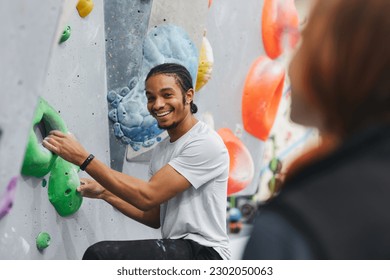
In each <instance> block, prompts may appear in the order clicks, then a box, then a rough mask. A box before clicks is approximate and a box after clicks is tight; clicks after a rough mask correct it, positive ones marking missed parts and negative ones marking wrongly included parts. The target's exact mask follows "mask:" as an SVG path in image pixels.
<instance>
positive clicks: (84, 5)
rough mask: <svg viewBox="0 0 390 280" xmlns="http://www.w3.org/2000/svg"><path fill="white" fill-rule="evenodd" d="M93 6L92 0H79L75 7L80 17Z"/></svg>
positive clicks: (90, 10)
mask: <svg viewBox="0 0 390 280" xmlns="http://www.w3.org/2000/svg"><path fill="white" fill-rule="evenodd" d="M93 6H94V4H93V1H92V0H79V2H78V3H77V6H76V9H77V11H78V12H79V15H80V17H83V18H84V17H86V16H87V15H89V13H90V12H92V9H93Z"/></svg>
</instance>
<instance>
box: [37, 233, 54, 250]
mask: <svg viewBox="0 0 390 280" xmlns="http://www.w3.org/2000/svg"><path fill="white" fill-rule="evenodd" d="M50 239H51V238H50V235H49V234H48V233H47V232H41V233H39V234H38V236H37V238H36V244H37V248H38V250H43V249H45V248H47V247H49V245H50Z"/></svg>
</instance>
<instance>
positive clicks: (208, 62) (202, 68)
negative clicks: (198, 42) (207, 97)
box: [195, 36, 214, 91]
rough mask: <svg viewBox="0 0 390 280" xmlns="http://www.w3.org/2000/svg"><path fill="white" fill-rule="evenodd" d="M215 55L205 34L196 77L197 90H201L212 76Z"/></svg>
mask: <svg viewBox="0 0 390 280" xmlns="http://www.w3.org/2000/svg"><path fill="white" fill-rule="evenodd" d="M213 64H214V56H213V49H212V48H211V45H210V42H209V40H208V39H207V38H206V36H203V40H202V47H201V49H200V55H199V67H198V76H197V78H196V86H195V91H198V90H200V89H201V88H202V87H203V86H204V85H205V84H206V83H207V82H208V81H209V80H210V78H211V72H212V70H213Z"/></svg>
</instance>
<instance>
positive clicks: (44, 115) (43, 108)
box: [22, 98, 68, 178]
mask: <svg viewBox="0 0 390 280" xmlns="http://www.w3.org/2000/svg"><path fill="white" fill-rule="evenodd" d="M37 126H38V127H39V128H40V130H41V132H42V138H44V137H46V136H47V134H48V133H49V132H50V131H51V130H53V129H56V130H60V131H62V132H68V129H67V127H66V125H65V123H64V121H63V120H62V118H61V116H60V115H59V114H58V113H57V111H56V110H54V108H53V107H51V106H50V105H49V104H48V103H47V102H46V101H45V100H44V99H43V98H39V103H38V106H37V108H36V110H35V115H34V118H33V122H32V126H31V128H30V133H29V138H28V142H27V147H26V152H25V155H24V161H23V166H22V174H23V175H26V176H34V177H38V178H39V177H43V176H45V175H46V174H48V173H49V172H50V169H51V167H52V166H53V164H54V161H55V160H56V158H57V155H55V154H53V153H52V152H50V151H49V150H47V149H46V148H44V147H43V146H42V144H41V143H39V140H38V138H37V135H36V134H35V132H34V129H35V128H36V127H37Z"/></svg>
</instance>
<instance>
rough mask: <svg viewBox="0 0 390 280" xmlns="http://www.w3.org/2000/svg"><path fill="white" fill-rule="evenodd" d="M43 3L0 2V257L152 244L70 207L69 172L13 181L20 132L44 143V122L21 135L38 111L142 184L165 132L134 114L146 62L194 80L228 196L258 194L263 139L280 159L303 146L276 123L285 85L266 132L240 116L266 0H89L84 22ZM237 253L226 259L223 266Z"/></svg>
mask: <svg viewBox="0 0 390 280" xmlns="http://www.w3.org/2000/svg"><path fill="white" fill-rule="evenodd" d="M46 1H47V3H46V4H47V5H42V3H41V2H40V4H37V3H36V2H34V1H22V0H14V1H12V3H11V2H9V3H8V2H5V1H3V2H4V3H3V2H2V3H1V4H0V13H1V17H0V21H1V23H2V24H1V25H0V28H1V30H2V34H4V36H5V38H7V40H5V42H6V43H2V45H1V46H0V49H1V52H0V57H1V61H2V65H7V67H1V68H0V71H1V74H2V77H3V80H2V81H1V83H2V89H3V93H2V102H1V103H0V108H1V110H0V153H1V157H0V164H1V168H0V175H1V176H0V182H1V185H0V259H80V258H81V257H82V254H83V252H84V251H85V249H86V248H87V247H88V246H90V245H91V244H93V243H95V242H97V241H100V240H123V239H129V240H134V239H147V238H158V237H160V231H159V230H154V229H150V228H148V227H146V226H143V225H141V224H139V223H137V222H135V221H133V220H131V219H129V218H127V217H125V216H124V215H122V214H121V213H120V212H118V211H117V210H116V209H114V208H113V207H111V206H110V205H108V204H107V203H105V202H103V201H99V200H92V199H88V198H84V199H82V200H80V198H79V197H78V196H77V194H76V192H75V191H74V188H75V185H74V182H76V185H77V180H78V178H81V177H88V175H87V174H86V173H85V172H81V171H79V170H78V168H77V167H67V168H70V169H65V168H64V166H63V165H62V164H60V163H54V164H53V165H51V166H49V167H47V172H46V171H45V172H46V173H45V175H41V176H38V177H36V176H35V175H34V174H32V175H31V174H30V175H28V172H23V174H21V168H22V166H25V162H24V156H25V151H26V149H25V148H26V145H27V144H28V143H29V141H30V139H31V137H30V136H31V134H32V135H33V138H34V139H35V137H36V139H37V141H38V146H39V145H40V142H41V141H42V138H43V137H44V136H45V134H46V133H47V129H48V127H47V125H45V123H44V122H39V123H37V124H36V125H34V126H33V125H32V121H33V120H34V119H35V117H36V110H35V109H37V108H41V106H43V105H42V104H44V107H45V108H46V109H45V110H46V112H50V115H51V117H49V118H53V119H55V121H54V122H53V123H51V125H49V127H53V126H54V127H56V126H58V127H60V128H61V129H63V130H64V131H70V132H72V133H73V134H74V135H75V137H76V138H78V139H79V141H80V142H81V143H82V144H83V145H84V146H85V147H86V149H87V150H88V151H90V152H91V153H93V154H94V155H95V156H96V157H97V158H99V159H100V160H101V161H102V162H104V163H105V164H107V165H109V166H111V167H112V168H113V169H116V170H119V171H123V172H125V173H127V174H129V175H133V176H136V177H138V178H141V179H147V170H148V163H147V162H148V160H149V159H150V153H151V151H152V150H153V148H154V146H155V145H156V144H157V143H158V142H159V141H161V140H162V139H163V138H164V137H166V133H165V134H164V132H162V131H159V130H156V129H155V124H154V123H153V120H152V119H150V118H149V117H148V115H147V112H145V110H143V106H142V104H143V102H144V99H143V97H144V96H143V88H142V86H143V79H144V76H145V73H146V72H147V71H148V69H150V68H151V67H152V66H153V65H155V64H158V63H161V62H170V61H174V62H180V63H183V64H185V65H186V66H187V67H188V68H189V70H190V72H191V74H192V76H193V78H194V81H195V80H196V78H198V80H199V84H197V86H196V89H197V90H196V94H195V100H194V101H195V103H196V104H197V105H198V108H199V112H198V113H197V114H196V116H197V117H198V118H199V119H202V120H203V121H205V122H207V123H208V124H209V125H210V126H212V127H213V128H214V129H215V130H216V131H218V132H219V133H220V135H221V137H222V138H223V139H224V141H225V143H226V144H227V146H229V147H233V148H230V149H232V150H233V151H235V154H234V158H235V160H236V161H235V162H234V164H235V165H234V166H235V168H234V170H233V171H232V173H231V176H230V179H229V182H230V183H231V184H232V185H233V186H234V188H230V192H229V195H234V196H241V195H250V196H252V195H254V194H257V195H258V197H259V199H265V198H266V197H268V196H269V192H268V190H267V188H268V186H267V182H268V180H269V179H270V178H271V177H272V174H273V173H272V170H271V169H270V167H269V162H270V161H271V160H272V158H273V157H274V156H275V154H274V153H273V151H274V145H273V143H274V142H273V141H271V140H270V139H275V137H274V136H276V139H277V143H278V144H277V151H276V155H277V157H279V158H280V159H281V160H285V161H286V160H287V158H288V157H289V155H291V153H290V152H291V151H292V150H294V151H297V149H296V148H297V147H298V146H299V147H301V146H303V145H304V144H305V143H306V141H307V140H308V139H307V138H306V137H307V135H309V134H307V133H311V132H310V131H309V132H307V130H305V129H303V128H301V127H293V126H291V125H290V124H289V123H286V121H287V120H288V117H287V114H288V107H289V103H288V102H289V86H288V80H283V83H282V84H281V85H280V83H278V82H277V81H278V80H277V79H280V77H279V76H277V77H276V78H275V76H273V77H271V80H270V81H269V82H267V83H269V84H270V85H275V84H276V85H277V86H276V87H274V88H273V89H274V91H276V90H275V88H277V89H279V91H280V92H281V95H280V106H276V109H277V110H276V111H275V120H274V122H270V123H267V124H262V125H263V128H264V131H266V132H267V133H266V134H258V133H257V132H253V131H251V130H250V129H247V128H246V127H245V120H244V115H243V111H245V112H248V111H251V110H247V109H245V108H244V106H242V104H243V95H244V92H245V89H246V88H247V86H248V88H249V90H250V91H251V92H258V91H256V90H255V91H253V88H252V87H250V85H251V84H250V83H249V82H248V75H249V73H250V69H252V66H253V65H254V62H255V61H257V59H258V58H259V57H261V56H266V55H267V53H266V51H265V49H264V42H263V38H262V35H261V26H262V25H261V21H262V17H261V16H262V9H263V6H264V3H265V2H266V1H262V0H247V1H245V4H243V3H241V2H239V1H235V0H223V1H222V0H214V1H208V0H197V1H182V0H154V1H152V0H137V1H120V0H111V1H103V0H94V1H93V3H94V5H93V7H92V9H91V11H90V13H86V14H85V11H86V10H88V5H86V6H84V7H83V8H84V12H82V13H79V12H78V11H77V9H76V8H75V6H76V4H77V3H78V0H73V1H66V3H67V4H66V5H64V2H65V1H53V0H52V1H48V0H46ZM275 1H276V0H275ZM27 2H28V3H27ZM87 2H91V1H90V0H88V1H87ZM85 9H86V10H85ZM27 15H28V16H27ZM37 31H39V32H37ZM61 35H63V36H61ZM270 59H272V60H276V59H274V58H270ZM283 59H284V57H283ZM261 61H263V60H261ZM3 62H4V63H3ZM198 63H199V66H200V69H201V71H200V72H198V71H197V66H198ZM283 63H284V64H283ZM259 67H260V68H261V67H262V64H261V63H259ZM283 67H285V61H283V62H282V66H281V68H283ZM269 72H272V71H265V73H269ZM253 77H254V78H256V77H257V76H256V75H253ZM275 79H276V80H275ZM254 80H256V79H254ZM275 81H276V82H275ZM255 86H258V84H256V83H255ZM280 89H281V90H280ZM261 92H263V91H261ZM39 97H40V98H41V99H40V98H39ZM257 99H260V100H261V98H257ZM42 100H43V101H42ZM45 102H47V105H46V103H45ZM249 104H250V102H249ZM135 105H136V106H135ZM41 109H42V108H41ZM34 112H35V113H34ZM267 116H268V115H267ZM45 118H47V117H45ZM245 118H247V116H245ZM249 119H251V118H249ZM46 122H49V123H50V121H46ZM310 135H311V134H310ZM139 136H142V137H141V138H140V137H139ZM137 137H138V138H137ZM270 137H271V138H270ZM39 151H40V152H42V150H39ZM34 153H35V152H33V153H32V155H33V156H32V158H35V157H34V155H35V154H34ZM232 158H233V157H232ZM52 160H53V162H57V160H56V159H52ZM27 165H28V166H30V167H31V164H27ZM24 170H26V169H24ZM68 170H70V171H68ZM68 179H69V180H70V181H68ZM64 181H65V182H72V184H73V185H72V186H71V187H69V188H64V189H61V190H62V191H61V193H58V194H52V191H50V189H51V187H50V186H53V185H63V184H62V182H64ZM66 185H67V184H66ZM50 194H52V195H50ZM55 198H58V199H57V202H56V203H57V204H53V201H55V200H56V199H55ZM58 200H59V202H58ZM80 203H81V204H80ZM56 205H57V206H56ZM58 205H59V206H58ZM64 207H65V208H66V207H69V209H70V210H69V209H68V208H66V209H67V210H68V212H66V211H64ZM232 244H233V242H232ZM238 251H239V248H238V249H237V248H234V249H233V258H238V257H239V255H238V254H237V252H238Z"/></svg>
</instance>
